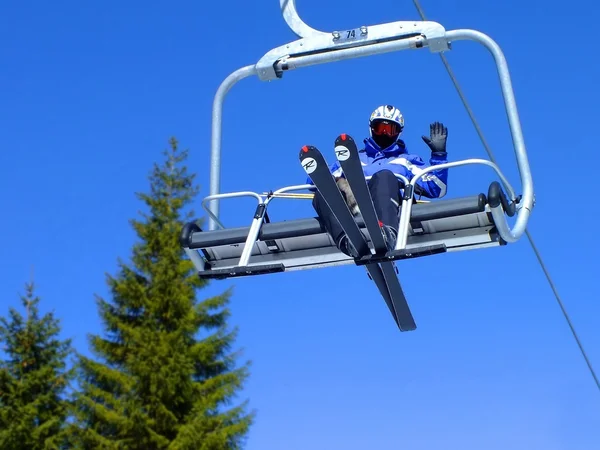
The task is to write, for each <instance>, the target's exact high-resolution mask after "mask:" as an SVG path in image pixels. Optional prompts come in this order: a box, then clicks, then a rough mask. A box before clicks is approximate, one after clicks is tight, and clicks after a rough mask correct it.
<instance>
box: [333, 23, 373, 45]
mask: <svg viewBox="0 0 600 450" xmlns="http://www.w3.org/2000/svg"><path fill="white" fill-rule="evenodd" d="M366 37H367V29H366V28H364V27H360V28H353V29H351V30H343V31H334V32H333V40H334V41H335V42H348V41H355V40H357V39H365V38H366Z"/></svg>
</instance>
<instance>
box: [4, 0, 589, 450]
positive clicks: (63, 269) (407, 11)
mask: <svg viewBox="0 0 600 450" xmlns="http://www.w3.org/2000/svg"><path fill="white" fill-rule="evenodd" d="M165 5H166V3H163V2H137V1H130V2H117V1H114V0H112V1H106V2H102V4H100V3H82V2H75V1H67V0H63V1H61V2H53V3H51V4H49V3H47V2H40V1H37V2H36V1H32V2H20V3H18V4H17V3H16V2H12V3H11V4H9V3H7V2H5V3H4V4H3V5H2V6H1V7H0V16H1V17H2V26H0V39H1V41H2V45H1V46H0V58H1V59H2V61H3V65H2V69H1V70H0V85H1V86H2V97H1V98H2V100H1V101H0V123H1V124H2V125H1V126H0V140H1V142H2V146H3V151H2V152H0V192H2V193H3V195H2V216H3V220H2V221H1V222H0V236H2V237H3V246H2V258H1V260H0V265H1V267H0V306H1V308H0V314H4V313H6V311H7V309H8V307H9V306H17V305H18V294H19V293H21V292H23V286H24V283H25V282H26V281H27V280H28V279H29V276H30V272H31V269H32V267H33V270H34V273H35V280H36V283H37V286H38V294H39V295H41V296H42V298H43V304H42V309H43V310H54V311H55V312H56V314H57V316H58V317H59V318H60V319H61V321H62V325H63V336H65V337H70V338H72V339H73V340H74V345H75V347H76V348H77V349H78V350H79V351H81V352H84V353H87V351H88V346H87V341H86V334H87V333H97V332H101V323H100V322H99V320H98V315H97V311H96V308H95V305H94V295H95V294H98V295H105V294H106V293H107V290H106V285H105V273H107V272H108V273H114V272H115V269H116V263H117V260H118V258H125V259H126V258H128V257H129V254H130V249H131V245H132V244H133V243H134V241H135V239H136V237H135V236H134V234H133V231H132V229H131V228H130V226H129V224H128V220H129V219H130V218H132V217H134V216H135V214H136V212H137V211H138V209H140V208H141V207H142V205H141V204H140V203H139V202H138V201H137V199H136V198H135V195H134V193H135V192H136V191H141V190H145V189H147V186H148V183H147V175H148V173H149V170H150V169H151V166H152V163H153V162H154V161H157V160H159V159H160V157H161V151H162V150H163V149H164V148H166V146H167V142H168V139H169V137H170V136H173V135H174V136H176V137H177V138H178V139H179V141H180V144H181V145H182V146H183V147H186V148H189V149H190V152H191V154H190V160H189V165H190V168H191V169H192V170H194V171H197V173H198V181H199V183H200V184H201V188H202V191H201V197H202V196H205V195H208V182H209V179H208V173H209V167H208V164H209V152H210V119H211V106H212V100H213V96H214V94H215V91H216V89H217V87H218V86H219V84H220V83H221V81H222V80H223V79H224V78H225V77H226V76H227V75H228V74H229V73H231V72H232V71H234V70H236V69H237V68H239V67H242V66H245V65H247V64H253V63H255V62H256V61H258V59H259V58H260V57H261V56H262V55H264V54H265V53H266V52H267V51H269V50H270V49H271V48H273V47H276V46H279V45H281V44H283V43H286V42H289V41H293V40H295V39H296V36H295V35H294V34H293V33H292V32H291V31H290V30H289V28H288V27H287V25H286V23H285V22H284V20H283V18H282V17H281V15H280V11H279V4H278V1H277V0H268V1H266V0H265V1H261V2H247V1H241V0H232V1H230V2H226V3H225V2H192V1H178V2H173V3H172V4H171V6H170V7H168V6H165ZM375 5H376V6H375ZM422 5H423V7H424V9H425V12H426V14H427V15H428V17H429V19H431V20H435V21H438V22H440V23H442V24H443V25H444V26H445V27H446V28H447V29H456V28H473V29H477V30H480V31H482V32H484V33H486V34H488V35H489V36H491V37H492V38H493V39H495V40H496V41H497V42H498V43H499V44H500V46H501V47H502V49H503V51H504V53H505V55H506V57H507V59H508V63H509V67H510V70H511V76H512V81H513V86H514V89H515V93H516V98H517V102H518V107H519V113H520V117H521V121H522V125H523V130H524V135H525V141H526V144H527V148H528V152H529V158H530V163H531V168H532V171H533V176H534V185H535V192H536V198H537V205H536V208H535V210H534V213H533V216H532V218H531V220H530V223H529V230H530V231H531V233H532V235H533V236H534V239H535V241H536V243H537V245H538V247H539V249H540V251H541V252H542V255H543V257H544V259H545V261H546V263H547V265H548V268H549V270H550V272H551V274H552V276H553V278H554V280H555V282H556V285H557V287H558V290H559V292H560V293H561V294H562V296H563V298H564V300H565V303H566V306H567V308H568V311H569V313H570V314H571V317H572V319H573V321H574V323H575V324H576V326H577V330H578V332H579V334H580V336H581V338H582V340H583V342H584V344H585V345H586V348H587V351H588V353H589V356H590V358H591V360H592V362H593V363H595V367H596V368H597V369H598V370H600V339H599V336H600V334H599V333H598V324H599V320H598V317H599V313H600V306H599V305H598V303H597V301H596V300H597V299H598V298H599V296H600V289H599V288H598V284H597V270H598V269H597V267H598V265H597V263H594V262H593V261H594V260H596V257H597V253H598V250H599V245H598V238H597V235H596V233H595V231H594V230H593V225H592V224H593V223H594V222H593V220H594V219H595V214H596V213H595V212H594V209H596V208H595V206H594V196H595V193H596V180H595V178H594V177H593V174H594V173H595V170H594V169H593V168H592V167H591V164H593V163H594V162H595V160H596V159H597V158H596V154H597V146H598V142H597V136H596V134H595V131H596V123H595V122H596V120H597V118H598V113H597V105H598V103H599V100H600V94H599V91H598V89H597V87H596V84H597V80H598V79H599V77H600V66H599V65H598V62H597V61H596V60H595V59H594V58H590V57H589V54H587V53H584V52H585V51H586V50H588V48H587V47H588V44H589V43H590V42H594V40H595V39H594V38H595V34H594V31H593V30H594V29H595V25H596V23H595V20H594V16H595V15H597V14H594V13H597V12H598V9H597V8H598V7H597V6H596V5H595V4H594V3H592V1H591V0H586V1H583V2H580V3H579V4H578V7H577V8H564V2H560V3H559V2H557V1H544V2H541V1H534V0H526V1H521V2H516V1H512V0H507V1H505V2H502V3H497V2H496V3H494V2H480V1H477V0H457V1H454V2H441V1H433V0H429V1H423V3H422ZM297 7H298V11H299V13H300V15H301V16H302V17H303V19H304V20H305V21H306V22H307V23H308V24H310V25H311V26H313V27H314V28H317V29H321V30H325V31H331V30H334V29H344V28H352V27H356V26H360V25H370V24H376V23H382V22H387V21H395V20H402V19H406V20H415V19H418V14H417V12H416V9H415V8H414V6H413V4H412V2H411V1H408V0H403V1H392V0H380V1H378V2H377V3H376V4H375V3H372V2H367V1H358V0H352V1H350V0H326V1H324V0H297ZM580 11H587V13H586V14H583V15H582V14H580ZM565 23H568V24H569V27H570V28H569V30H570V33H568V34H566V35H565V34H562V30H563V24H565ZM553 29H554V30H556V34H554V35H553V34H551V31H552V30H553ZM559 32H560V33H561V34H559ZM447 56H448V59H449V61H450V63H451V64H452V67H453V68H454V70H455V72H456V75H457V76H458V79H459V81H460V83H461V85H462V86H463V88H464V90H465V93H466V95H467V97H468V99H469V101H470V103H471V105H472V107H473V109H474V111H475V113H476V115H477V117H478V119H479V121H480V124H481V126H482V128H483V130H484V132H485V135H486V137H487V139H488V141H489V142H490V144H491V146H492V148H493V149H494V151H495V153H496V156H497V158H498V161H499V164H500V165H501V168H502V170H503V171H504V172H505V174H506V175H507V176H508V177H509V179H510V180H511V181H512V183H513V184H514V185H515V186H517V187H518V186H519V179H518V172H517V169H516V166H515V161H514V154H513V151H512V147H511V141H510V134H509V131H508V126H507V122H506V116H505V113H504V110H503V103H502V99H501V94H500V90H499V84H498V78H497V75H496V72H495V67H494V64H493V61H492V59H491V57H490V56H489V54H488V53H487V51H486V50H485V49H483V47H481V46H478V45H477V44H474V43H469V42H457V43H455V44H454V45H453V50H452V51H451V52H450V53H449V54H448V55H447ZM311 95H312V98H311ZM382 103H393V104H395V105H397V106H398V107H399V108H401V109H402V111H403V112H404V115H405V118H406V131H405V134H404V138H405V140H406V142H407V145H408V147H409V149H410V150H411V151H413V152H416V153H419V154H421V155H422V156H423V157H424V158H425V159H428V153H427V147H426V146H425V145H424V143H423V142H422V141H421V139H420V136H421V135H422V134H425V133H427V132H428V130H429V123H430V122H432V121H436V120H439V121H442V122H444V123H445V124H446V125H447V126H448V130H449V138H448V151H449V157H450V158H451V159H464V158H469V157H477V158H485V157H486V154H485V151H484V149H483V146H482V145H481V143H480V141H479V140H478V136H477V134H476V132H475V129H474V128H473V126H472V124H471V122H470V120H469V118H468V116H467V114H466V112H465V110H464V108H463V106H462V104H461V103H460V100H459V98H458V96H457V94H456V92H455V91H454V88H453V86H452V84H451V82H450V79H449V77H448V76H447V74H446V71H445V69H444V67H443V65H442V64H441V61H440V59H439V57H438V56H436V55H432V54H430V53H429V51H428V50H420V51H406V52H400V53H395V54H385V55H380V56H374V57H370V58H366V59H365V58H361V59H357V60H352V61H344V62H338V63H335V64H326V65H321V66H313V67H309V68H303V69H300V70H297V71H292V72H290V73H287V74H286V75H285V76H284V78H283V79H282V80H277V81H274V82H270V83H264V82H260V81H259V80H258V79H256V78H250V79H246V80H243V81H242V82H240V83H239V84H237V85H236V86H235V87H234V88H233V89H232V91H231V92H230V93H229V95H228V97H227V99H226V102H225V110H224V116H223V120H224V135H223V178H222V190H223V191H238V190H254V191H257V192H262V191H265V190H268V189H275V188H278V187H281V186H286V185H291V184H298V183H303V182H304V179H305V175H304V172H303V171H302V168H301V167H300V165H299V163H298V157H297V155H298V149H299V148H300V147H301V146H302V145H304V144H306V143H311V144H314V145H317V146H320V147H322V148H323V149H324V151H325V152H326V155H328V157H329V158H333V154H332V153H327V151H328V150H327V148H328V146H330V145H331V144H332V143H333V140H334V139H335V137H336V136H337V135H338V134H339V133H341V132H346V133H350V134H352V135H353V136H355V137H356V138H357V140H360V139H362V138H363V137H365V136H366V134H367V132H368V129H367V121H368V117H369V114H370V112H371V111H372V110H373V109H374V108H375V107H376V106H378V105H379V104H382ZM493 179H494V176H493V174H492V172H491V171H490V170H489V169H486V168H484V167H478V168H464V169H455V170H454V171H452V172H451V173H450V178H449V192H448V196H449V197H455V196H456V197H458V196H462V195H470V194H475V193H479V192H486V191H487V186H488V185H489V182H490V181H492V180H493ZM201 197H199V198H198V205H197V207H196V208H195V209H196V211H197V212H198V213H199V214H200V213H201V211H202V210H201V208H200V200H201ZM272 206H273V210H272V212H271V216H272V218H273V219H274V220H283V219H286V218H292V217H302V216H306V215H309V214H312V210H311V209H310V205H309V204H308V203H306V202H304V201H281V202H275V203H273V204H272ZM253 211H254V204H253V203H252V201H251V200H243V201H239V202H236V201H230V202H227V203H223V204H222V215H221V217H222V220H223V221H224V222H225V223H226V224H228V225H244V224H247V223H249V221H250V219H251V215H252V213H253ZM400 271H401V275H400V276H401V281H402V283H403V286H404V288H405V291H406V294H407V296H408V298H409V301H410V304H411V308H412V310H413V313H414V315H415V318H416V321H417V325H418V329H417V330H416V331H414V332H411V333H399V332H398V330H397V328H396V327H395V325H394V324H393V321H392V319H391V317H390V316H389V312H388V310H387V308H386V307H385V304H384V302H383V300H382V299H381V298H380V296H379V294H378V293H377V291H376V289H375V287H374V286H373V285H372V283H371V282H370V281H369V279H368V278H367V276H366V275H365V274H364V270H363V269H361V268H356V267H344V268H332V269H323V270H315V271H309V272H301V273H289V274H278V275H272V276H265V277H256V278H250V279H241V280H236V281H222V282H218V283H213V284H212V285H211V286H210V287H209V288H207V289H206V290H205V291H203V292H201V293H200V295H201V296H202V297H205V296H209V295H212V294H213V293H217V292H221V291H223V290H224V289H226V288H227V287H229V286H234V296H233V299H232V305H231V309H232V312H233V317H232V325H236V326H239V329H240V332H239V339H238V341H237V345H238V347H239V348H243V349H244V356H245V357H246V358H249V359H251V360H252V361H253V365H252V373H251V378H250V380H249V382H248V384H247V386H246V389H245V390H244V392H243V393H242V395H243V397H244V398H248V399H249V400H250V406H251V408H253V409H255V410H256V412H257V420H256V423H255V425H254V426H253V428H252V430H251V433H250V435H249V439H248V443H247V448H248V449H250V450H254V449H261V450H270V449H281V448H285V449H286V450H295V449H304V448H312V449H331V448H344V449H346V450H350V449H364V448H380V449H396V448H411V449H415V450H417V449H431V448H444V449H481V448H486V449H488V450H494V449H504V448H511V449H514V450H516V449H528V450H529V449H538V448H539V449H542V448H543V449H544V450H554V449H569V450H579V449H592V448H597V445H598V444H597V443H598V440H599V439H600V431H599V428H598V420H599V419H600V414H599V413H598V404H599V403H598V402H599V400H600V398H599V397H598V394H599V393H598V391H597V389H596V387H595V385H594V383H593V380H592V378H591V377H590V375H589V372H588V371H587V367H586V366H585V364H584V361H583V359H582V358H581V355H580V353H579V350H578V348H577V347H576V345H575V342H574V340H573V339H572V336H571V334H570V331H569V329H568V327H567V325H566V323H565V321H564V319H563V316H562V315H561V313H560V310H559V308H558V306H557V304H556V302H555V300H554V297H553V295H552V292H551V290H550V288H549V286H548V284H547V282H546V280H545V278H544V275H543V273H542V271H541V269H540V267H539V266H538V265H537V261H536V260H535V257H534V254H533V252H532V250H531V248H530V246H529V243H528V242H527V240H526V239H523V240H521V241H520V242H518V243H517V244H514V245H512V246H509V247H505V248H502V249H493V250H480V251H474V252H464V253H453V254H448V255H441V256H436V257H432V258H424V259H420V260H412V261H410V262H408V261H407V262H402V263H401V264H400ZM319 283H323V287H322V288H321V289H318V288H316V286H317V285H318V284H319Z"/></svg>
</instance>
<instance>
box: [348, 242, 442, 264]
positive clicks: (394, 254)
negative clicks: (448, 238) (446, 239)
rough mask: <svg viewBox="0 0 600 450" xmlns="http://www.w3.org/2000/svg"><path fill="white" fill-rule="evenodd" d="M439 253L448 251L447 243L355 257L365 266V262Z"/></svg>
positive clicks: (370, 262)
mask: <svg viewBox="0 0 600 450" xmlns="http://www.w3.org/2000/svg"><path fill="white" fill-rule="evenodd" d="M439 253H446V244H434V245H425V246H423V247H417V248H411V249H403V250H392V251H390V252H388V253H386V254H385V255H365V256H363V257H361V258H357V259H355V260H354V262H355V264H356V265H357V266H364V265H365V264H372V263H382V262H390V261H398V260H401V259H412V258H419V257H422V256H430V255H437V254H439Z"/></svg>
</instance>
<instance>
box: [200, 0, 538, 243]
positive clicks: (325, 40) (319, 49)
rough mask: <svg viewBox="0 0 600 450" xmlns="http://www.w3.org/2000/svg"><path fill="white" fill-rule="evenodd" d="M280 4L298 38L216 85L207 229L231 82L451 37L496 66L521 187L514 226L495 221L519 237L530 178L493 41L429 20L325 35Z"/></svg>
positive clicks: (286, 2)
mask: <svg viewBox="0 0 600 450" xmlns="http://www.w3.org/2000/svg"><path fill="white" fill-rule="evenodd" d="M280 7H281V11H282V14H283V17H284V19H285V21H286V22H287V24H288V25H289V27H290V28H291V30H292V31H293V32H294V33H295V34H296V35H298V36H300V37H301V39H299V40H297V41H294V42H291V43H288V44H286V45H282V46H280V47H277V48H274V49H272V50H271V51H269V52H268V53H266V54H265V55H264V56H263V58H261V59H260V60H259V61H258V63H257V64H255V65H247V66H244V67H242V68H240V69H238V70H236V71H235V72H233V73H231V74H230V75H229V76H228V77H227V78H226V79H225V80H224V81H223V82H222V83H221V85H220V86H219V88H218V89H217V92H216V95H215V98H214V101H213V112H212V138H211V157H210V194H211V196H212V198H211V200H210V211H211V213H210V219H209V229H215V227H216V225H217V224H218V216H219V203H218V200H219V197H215V194H218V193H219V190H220V173H221V133H222V111H223V102H224V99H225V95H226V94H227V93H228V92H229V91H230V90H231V88H232V87H233V85H234V84H235V83H237V82H238V81H240V80H242V79H244V78H247V77H249V76H253V75H257V76H258V77H259V79H261V80H271V79H278V78H281V77H282V75H283V73H284V72H285V71H286V70H291V69H297V68H300V67H307V66H311V65H315V64H324V63H328V62H333V61H339V60H342V59H350V58H356V57H363V56H370V55H374V54H378V53H383V52H391V51H399V50H406V49H420V48H425V47H428V48H429V49H430V51H431V52H443V51H446V50H448V49H450V42H451V41H454V40H471V41H474V42H477V43H479V44H481V45H483V46H484V47H486V48H487V49H488V51H489V52H490V53H491V54H492V56H493V59H494V62H495V64H496V69H497V72H498V76H499V79H500V85H501V90H502V95H503V98H504V106H505V110H506V114H507V117H508V122H509V126H510V132H511V135H512V142H513V148H514V151H515V155H516V161H517V165H518V169H519V173H520V177H521V186H522V189H523V192H522V198H521V200H520V209H519V212H518V216H517V220H516V223H515V225H514V228H513V229H512V231H509V230H508V229H502V227H503V225H500V227H499V232H500V231H501V232H503V233H504V235H505V236H503V238H504V237H506V238H508V241H513V240H515V239H518V238H519V237H520V236H521V235H522V233H523V232H524V231H525V229H526V226H527V221H528V219H529V214H530V212H531V210H532V208H533V202H534V195H533V182H532V176H531V170H530V167H529V161H528V159H527V153H526V149H525V143H524V139H523V133H522V130H521V124H520V120H519V115H518V112H517V106H516V100H515V96H514V92H513V87H512V82H511V78H510V73H509V70H508V65H507V62H506V59H505V57H504V55H503V53H502V50H501V49H500V47H499V46H498V45H497V44H496V42H494V41H493V40H492V39H491V38H490V37H489V36H487V35H485V34H483V33H481V32H479V31H475V30H469V29H459V30H450V31H446V30H445V29H444V27H443V26H442V25H440V24H438V23H436V22H430V21H411V22H390V23H386V24H380V25H374V26H369V27H365V26H361V27H359V28H355V29H351V30H345V31H341V32H340V31H333V32H331V33H326V32H323V31H318V30H315V29H314V28H311V27H310V26H308V25H307V24H306V23H304V22H303V21H302V19H301V18H300V17H299V15H298V12H297V10H296V6H295V1H294V0H280ZM452 164H453V165H452V166H449V167H454V165H456V163H452ZM436 168H440V166H436ZM432 170H433V169H432ZM505 184H506V183H505ZM512 197H514V195H513V196H512ZM496 214H497V213H496ZM215 218H216V219H217V220H216V221H215V220H214V219H215ZM405 227H406V226H405ZM403 234H405V233H403Z"/></svg>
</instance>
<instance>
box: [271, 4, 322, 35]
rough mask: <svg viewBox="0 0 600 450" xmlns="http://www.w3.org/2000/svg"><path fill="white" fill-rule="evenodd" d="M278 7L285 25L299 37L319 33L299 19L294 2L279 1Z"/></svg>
mask: <svg viewBox="0 0 600 450" xmlns="http://www.w3.org/2000/svg"><path fill="white" fill-rule="evenodd" d="M279 6H280V8H281V13H282V14H283V18H284V19H285V21H286V23H287V24H288V26H289V27H290V28H291V29H292V31H293V32H294V33H296V34H297V35H298V36H299V37H307V36H309V35H311V34H313V33H320V31H318V30H315V29H314V28H312V27H310V26H308V25H307V24H306V23H305V22H304V21H303V20H302V19H301V18H300V16H299V15H298V11H297V10H296V0H279Z"/></svg>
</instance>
